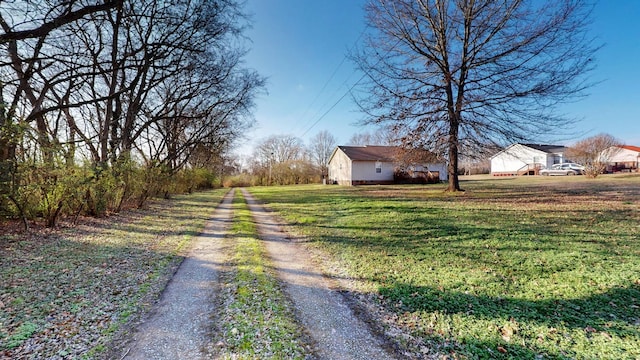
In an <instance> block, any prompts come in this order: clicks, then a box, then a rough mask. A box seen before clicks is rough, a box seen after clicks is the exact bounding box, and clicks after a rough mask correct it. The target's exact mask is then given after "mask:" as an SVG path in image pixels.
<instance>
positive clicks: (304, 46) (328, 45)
mask: <svg viewBox="0 0 640 360" xmlns="http://www.w3.org/2000/svg"><path fill="white" fill-rule="evenodd" d="M365 2H366V0H248V1H247V3H246V10H247V12H248V13H250V14H251V16H252V26H253V27H252V29H250V30H249V31H247V33H246V34H245V35H246V36H247V37H248V38H249V39H251V43H250V44H249V46H250V48H251V50H250V52H249V54H248V55H247V57H246V65H247V66H248V67H250V68H253V69H256V70H257V71H258V72H259V73H260V74H262V75H263V76H266V77H267V79H268V80H267V91H268V94H265V95H262V96H260V97H259V98H258V99H257V102H256V104H257V107H256V109H255V118H256V126H255V128H254V129H253V130H252V131H250V132H249V133H248V138H249V141H248V142H246V143H245V144H244V145H243V146H242V147H241V148H240V149H238V152H240V153H245V154H247V155H248V154H249V153H250V152H251V150H252V148H253V145H254V144H255V143H256V141H258V140H260V139H264V138H266V137H268V136H270V135H293V136H296V137H299V138H301V139H302V140H303V141H305V142H307V141H308V140H309V138H311V137H312V136H313V135H315V134H316V133H318V132H319V131H321V130H328V131H329V132H331V133H332V134H333V135H334V136H335V137H336V138H337V140H338V143H339V144H343V143H346V142H347V141H348V140H349V138H350V137H351V136H352V135H353V134H354V133H359V132H364V131H367V129H364V128H361V127H360V126H359V125H358V124H357V122H358V120H360V119H361V118H362V115H361V114H360V113H359V112H358V111H357V107H356V106H355V104H353V102H352V100H351V97H350V96H349V95H347V96H345V97H344V99H343V100H342V101H340V102H338V100H339V99H340V98H341V97H342V96H344V95H345V94H346V93H347V92H348V90H349V88H350V87H351V86H352V85H353V84H354V83H355V82H357V81H358V79H360V76H361V75H360V74H359V73H358V72H357V70H356V69H355V65H354V64H353V63H352V62H351V61H349V60H347V59H345V55H346V54H347V52H348V50H349V49H351V48H352V47H353V46H354V45H355V44H356V43H358V44H359V43H360V41H361V35H362V33H363V31H364V29H365V27H366V25H365V14H364V10H363V4H364V3H365ZM638 18H640V1H637V0H600V1H599V2H597V3H596V6H595V9H594V16H593V20H594V23H593V27H592V32H593V35H594V36H596V37H597V38H598V40H599V41H600V42H601V43H602V44H603V45H604V47H603V48H602V50H600V52H599V53H598V55H597V56H596V61H597V69H596V70H595V71H594V72H593V73H592V74H591V77H592V80H594V81H597V82H599V83H598V84H597V85H596V86H595V87H593V88H591V89H590V90H589V92H588V93H589V96H587V97H586V98H584V99H582V100H580V101H578V102H576V103H572V104H568V105H566V106H564V107H563V108H562V109H561V111H562V112H563V113H565V114H567V115H568V116H570V117H574V118H579V119H581V120H580V122H579V123H578V124H577V127H576V129H575V130H576V133H579V134H580V135H579V136H578V137H576V138H575V139H567V140H566V141H565V142H566V143H571V142H572V141H575V140H578V139H579V138H582V137H586V136H591V135H595V134H598V133H601V132H605V133H609V134H611V135H613V136H615V137H617V138H619V139H620V140H622V141H623V142H624V143H627V144H631V145H637V146H640V25H639V24H638V22H637V19H638ZM336 103H337V105H336ZM334 105H335V107H334V108H333V109H331V110H330V108H331V107H332V106H334ZM325 113H326V115H325ZM323 115H324V116H323Z"/></svg>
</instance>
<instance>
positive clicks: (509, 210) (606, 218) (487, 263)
mask: <svg viewBox="0 0 640 360" xmlns="http://www.w3.org/2000/svg"><path fill="white" fill-rule="evenodd" d="M462 187H463V188H465V189H466V190H467V191H466V192H464V193H459V194H449V193H445V192H443V190H444V186H442V185H428V186H362V187H339V186H291V187H258V188H251V189H250V190H251V192H252V193H253V194H255V195H256V196H257V197H259V198H260V199H261V200H263V201H264V202H267V203H268V204H269V206H270V207H272V208H273V209H274V210H277V211H279V212H280V213H281V214H282V215H283V217H284V218H285V219H286V220H287V221H288V222H290V223H291V224H293V225H294V226H295V227H296V229H297V230H298V231H300V232H301V233H303V234H305V235H307V236H309V238H310V240H311V241H312V244H313V245H314V246H319V247H321V248H322V249H324V250H327V251H329V252H330V253H331V254H333V257H334V258H336V259H337V260H338V261H339V262H340V263H341V264H342V266H344V267H345V269H346V271H347V273H348V274H349V276H351V277H354V278H357V279H361V280H362V283H363V284H364V285H363V286H362V287H361V291H366V292H374V293H377V294H379V296H378V298H379V299H380V302H381V304H382V305H383V306H384V308H385V310H386V311H388V312H389V313H391V315H392V316H391V318H392V319H393V321H394V322H395V323H396V324H398V325H400V326H402V327H403V328H404V329H405V330H406V331H408V332H410V333H411V334H412V335H414V336H416V337H419V338H421V339H424V340H425V341H426V342H427V343H428V344H429V345H430V347H431V348H433V349H436V350H437V351H439V352H441V353H445V354H449V356H450V357H451V358H470V359H495V358H514V359H547V358H549V359H637V358H640V177H638V176H626V177H625V176H617V177H613V176H608V177H600V178H598V179H595V180H590V179H586V178H583V177H571V178H546V177H545V178H542V177H530V178H517V179H484V180H478V181H463V182H462Z"/></svg>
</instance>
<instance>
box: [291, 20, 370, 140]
mask: <svg viewBox="0 0 640 360" xmlns="http://www.w3.org/2000/svg"><path fill="white" fill-rule="evenodd" d="M368 27H369V26H368V25H367V26H365V28H364V29H362V31H361V32H360V35H358V38H357V39H356V40H355V41H354V42H353V44H352V45H351V47H350V49H349V51H352V50H353V49H354V48H355V47H356V46H357V45H358V43H359V42H360V39H362V37H363V36H364V33H365V31H366V30H367V28H368ZM346 60H347V56H346V55H344V56H343V57H342V60H341V61H340V64H338V66H337V67H336V68H335V69H334V70H333V72H332V73H331V75H330V76H329V79H328V80H327V81H326V82H325V83H324V85H323V86H322V88H321V89H320V91H319V92H318V94H317V95H316V96H315V98H314V99H313V101H311V103H310V104H309V106H308V107H307V109H306V110H305V111H304V112H303V113H302V115H301V116H300V117H302V118H304V117H305V116H306V115H307V113H308V112H309V110H311V107H313V105H314V104H315V103H316V101H318V99H319V98H320V96H321V95H322V93H323V92H324V90H325V89H326V88H327V86H328V85H329V83H331V80H333V78H334V77H335V75H336V74H337V73H338V71H339V70H340V68H341V67H342V65H343V64H344V62H345V61H346ZM352 75H353V73H352ZM350 77H351V75H350V76H349V78H350ZM349 78H347V80H345V82H344V83H346V82H347V81H348V80H349ZM344 83H343V84H344ZM337 92H338V89H336V91H334V92H333V94H331V96H330V97H329V98H331V97H333V95H335V94H336V93H337ZM343 98H344V96H343ZM326 104H327V103H324V104H323V105H322V106H321V107H320V108H323V107H324V106H325V105H326ZM336 105H337V104H334V105H333V106H332V108H333V107H335V106H336ZM316 114H317V113H316ZM311 119H313V117H310V120H309V121H311ZM309 121H306V122H305V123H304V124H303V125H302V128H303V129H304V127H305V126H306V125H307V124H308V123H309ZM312 127H313V125H312ZM308 131H309V130H307V131H305V132H304V133H305V134H306V133H307V132H308ZM302 136H304V134H303V135H302Z"/></svg>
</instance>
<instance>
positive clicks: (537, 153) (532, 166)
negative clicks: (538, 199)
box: [491, 144, 567, 176]
mask: <svg viewBox="0 0 640 360" xmlns="http://www.w3.org/2000/svg"><path fill="white" fill-rule="evenodd" d="M566 151H567V148H566V147H565V146H562V145H543V144H513V145H510V146H508V147H507V148H505V149H504V150H502V151H500V152H498V153H497V154H495V155H493V156H492V157H491V174H492V175H494V176H517V175H538V173H539V171H540V170H542V169H545V168H550V167H551V165H553V164H561V163H563V162H567V160H566V159H565V153H566Z"/></svg>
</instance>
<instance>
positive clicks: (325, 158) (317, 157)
mask: <svg viewBox="0 0 640 360" xmlns="http://www.w3.org/2000/svg"><path fill="white" fill-rule="evenodd" d="M336 144H337V143H336V138H335V137H334V136H333V135H331V133H330V132H329V131H327V130H324V131H321V132H319V133H317V134H316V135H315V136H314V137H312V138H311V143H310V144H309V155H310V156H311V160H312V161H313V165H315V166H317V167H318V169H320V173H321V175H322V178H323V179H324V178H325V176H326V175H327V174H328V172H327V165H328V164H329V158H330V157H331V153H332V152H333V150H334V149H335V147H336Z"/></svg>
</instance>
